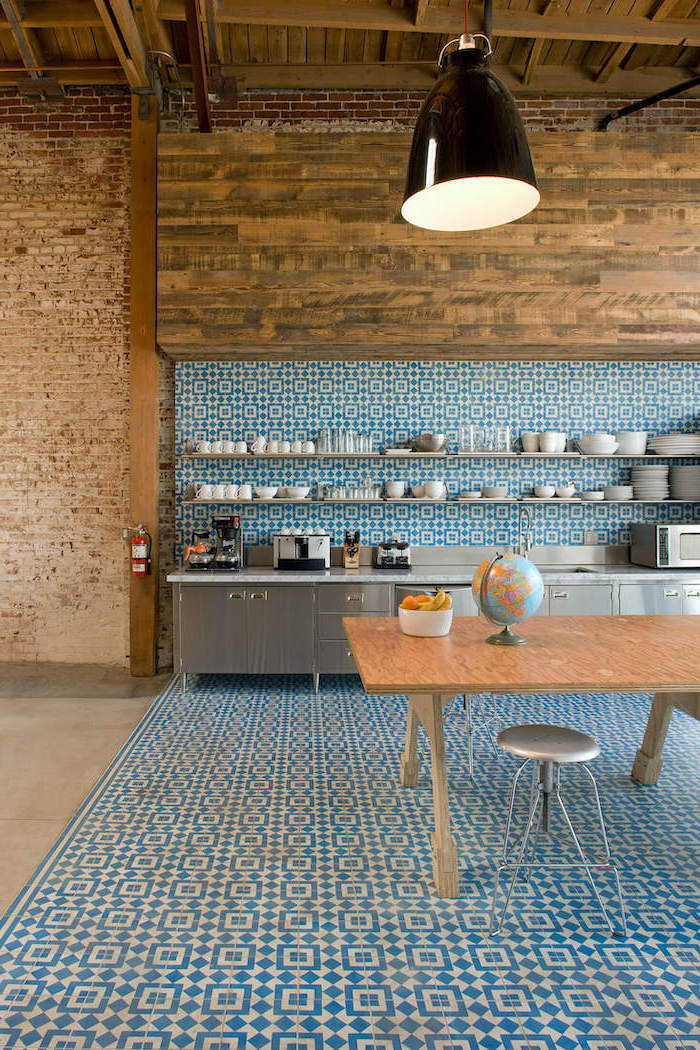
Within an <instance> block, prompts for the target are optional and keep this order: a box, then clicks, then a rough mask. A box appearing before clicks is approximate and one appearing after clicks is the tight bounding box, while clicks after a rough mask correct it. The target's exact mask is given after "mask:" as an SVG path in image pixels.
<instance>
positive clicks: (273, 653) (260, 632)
mask: <svg viewBox="0 0 700 1050" xmlns="http://www.w3.org/2000/svg"><path fill="white" fill-rule="evenodd" d="M247 607H248V670H249V671H250V673H251V674H311V673H312V672H313V671H314V669H315V668H314V590H313V587H309V586H306V587H305V586H295V585H293V584H290V585H289V586H286V587H280V586H275V587H249V588H248V589H247Z"/></svg>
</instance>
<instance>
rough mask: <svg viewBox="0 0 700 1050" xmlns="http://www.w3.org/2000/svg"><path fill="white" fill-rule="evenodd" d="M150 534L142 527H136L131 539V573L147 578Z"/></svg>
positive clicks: (149, 561)
mask: <svg viewBox="0 0 700 1050" xmlns="http://www.w3.org/2000/svg"><path fill="white" fill-rule="evenodd" d="M151 544H152V540H151V534H150V532H148V530H147V529H145V528H144V526H143V525H137V527H136V532H135V533H134V535H133V537H132V539H131V573H132V575H133V576H148V575H150V572H151Z"/></svg>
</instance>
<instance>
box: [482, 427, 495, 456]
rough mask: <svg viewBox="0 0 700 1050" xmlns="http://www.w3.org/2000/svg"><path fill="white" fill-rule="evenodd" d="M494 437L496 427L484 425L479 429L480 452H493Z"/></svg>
mask: <svg viewBox="0 0 700 1050" xmlns="http://www.w3.org/2000/svg"><path fill="white" fill-rule="evenodd" d="M495 438H496V428H495V427H492V426H484V427H483V428H482V431H481V448H480V451H481V452H493V450H494V443H495Z"/></svg>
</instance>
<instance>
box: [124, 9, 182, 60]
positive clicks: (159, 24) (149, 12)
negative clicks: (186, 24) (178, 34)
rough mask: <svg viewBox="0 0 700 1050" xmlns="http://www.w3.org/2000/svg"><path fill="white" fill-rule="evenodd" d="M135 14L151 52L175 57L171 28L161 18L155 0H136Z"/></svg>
mask: <svg viewBox="0 0 700 1050" xmlns="http://www.w3.org/2000/svg"><path fill="white" fill-rule="evenodd" d="M134 14H135V16H136V20H137V22H138V24H139V28H140V30H141V36H142V37H143V39H144V40H145V42H146V43H147V44H148V47H149V49H150V50H151V51H166V52H167V53H168V54H169V55H173V57H174V56H175V52H174V49H173V38H172V34H171V32H170V28H169V26H167V25H166V24H165V22H164V21H163V19H162V18H161V17H160V16H159V14H158V12H157V10H156V5H155V0H134Z"/></svg>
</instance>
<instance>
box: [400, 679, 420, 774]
mask: <svg viewBox="0 0 700 1050" xmlns="http://www.w3.org/2000/svg"><path fill="white" fill-rule="evenodd" d="M418 721H419V719H418V714H417V712H416V708H415V704H414V703H413V697H412V696H409V698H408V718H407V719H406V747H405V749H404V753H403V754H402V756H401V786H402V787H405V788H414V787H416V785H417V784H418Z"/></svg>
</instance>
